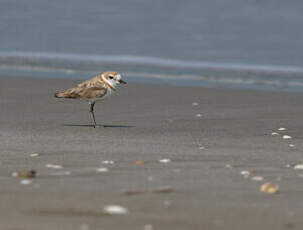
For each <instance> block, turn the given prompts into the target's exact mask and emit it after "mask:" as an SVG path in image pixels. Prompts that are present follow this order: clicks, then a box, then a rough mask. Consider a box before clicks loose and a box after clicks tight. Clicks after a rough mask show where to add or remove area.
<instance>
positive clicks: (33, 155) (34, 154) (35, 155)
mask: <svg viewBox="0 0 303 230" xmlns="http://www.w3.org/2000/svg"><path fill="white" fill-rule="evenodd" d="M30 156H31V157H37V156H39V154H38V153H32V154H31V155H30Z"/></svg>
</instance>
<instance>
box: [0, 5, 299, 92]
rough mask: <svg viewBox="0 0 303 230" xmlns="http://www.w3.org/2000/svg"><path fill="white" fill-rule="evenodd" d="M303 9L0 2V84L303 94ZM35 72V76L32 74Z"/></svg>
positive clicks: (276, 6) (254, 6)
mask: <svg viewBox="0 0 303 230" xmlns="http://www.w3.org/2000/svg"><path fill="white" fill-rule="evenodd" d="M302 12H303V1H300V0H293V1H283V0H247V1H243V0H224V1H223V0H203V1H201V0H189V1H179V0H174V1H172V0H166V1H163V0H161V1H160V0H153V1H147V0H144V1H142V0H127V1H125V0H119V1H118V0H102V1H101V0H90V1H80V0H65V1H59V0H52V1H46V0H27V1H19V0H0V74H2V75H3V74H6V75H18V76H22V75H37V76H48V77H55V76H58V74H57V73H55V72H58V71H60V73H62V76H65V77H81V78H82V77H83V78H84V77H85V76H86V77H87V76H88V74H94V73H95V72H100V71H103V70H104V69H108V68H112V69H113V68H114V69H118V70H120V71H122V72H124V73H125V74H126V75H127V77H128V78H130V79H131V80H133V81H143V82H144V81H145V82H150V81H156V80H158V81H159V80H161V81H165V82H172V81H173V82H176V81H178V84H188V85H210V86H212V85H215V86H226V87H228V86H231V87H233V86H236V87H240V88H241V87H244V88H245V87H255V88H260V89H278V90H281V89H286V90H288V89H291V90H293V89H295V90H299V91H300V90H301V85H303V81H302V80H301V78H302V77H303V74H302V73H303V71H302V69H303V30H302V25H303V14H302ZM29 72H30V73H29Z"/></svg>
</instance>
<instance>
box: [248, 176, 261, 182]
mask: <svg viewBox="0 0 303 230" xmlns="http://www.w3.org/2000/svg"><path fill="white" fill-rule="evenodd" d="M251 180H253V181H262V180H264V178H263V177H262V176H254V177H252V178H251Z"/></svg>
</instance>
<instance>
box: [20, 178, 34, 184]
mask: <svg viewBox="0 0 303 230" xmlns="http://www.w3.org/2000/svg"><path fill="white" fill-rule="evenodd" d="M20 183H21V184H23V185H29V184H31V183H32V181H31V180H28V179H24V180H21V181H20Z"/></svg>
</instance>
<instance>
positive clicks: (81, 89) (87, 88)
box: [54, 71, 126, 128]
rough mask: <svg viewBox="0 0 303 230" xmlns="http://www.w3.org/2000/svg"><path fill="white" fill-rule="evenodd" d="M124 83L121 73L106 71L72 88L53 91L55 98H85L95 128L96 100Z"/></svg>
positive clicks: (110, 93) (107, 95) (109, 94)
mask: <svg viewBox="0 0 303 230" xmlns="http://www.w3.org/2000/svg"><path fill="white" fill-rule="evenodd" d="M120 84H126V82H125V81H123V80H122V79H121V75H120V74H119V73H118V72H115V71H107V72H104V73H102V74H100V75H97V76H96V77H94V78H92V79H89V80H86V81H84V82H82V83H80V84H78V85H77V86H76V87H74V88H70V89H67V90H65V91H64V92H61V93H55V95H54V96H55V97H56V98H70V99H83V100H87V101H88V103H89V105H90V110H89V112H90V114H91V117H92V120H93V126H94V128H96V125H97V124H96V120H95V114H94V106H95V103H96V101H98V100H103V99H105V98H107V97H109V96H111V95H112V94H114V93H115V91H116V90H117V89H116V88H117V86H118V85H120Z"/></svg>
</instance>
